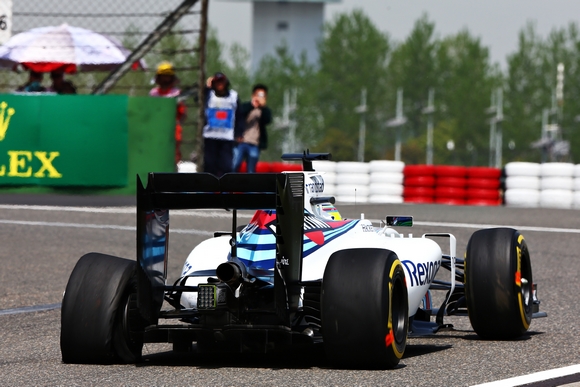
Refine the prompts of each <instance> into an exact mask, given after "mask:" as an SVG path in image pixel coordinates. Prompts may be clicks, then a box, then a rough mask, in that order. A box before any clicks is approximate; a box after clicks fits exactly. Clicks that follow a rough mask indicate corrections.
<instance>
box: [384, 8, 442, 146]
mask: <svg viewBox="0 0 580 387" xmlns="http://www.w3.org/2000/svg"><path fill="white" fill-rule="evenodd" d="M437 48H438V41H437V39H436V38H435V24H434V23H433V22H430V21H429V19H428V18H427V16H426V15H423V16H422V17H421V18H420V19H418V20H417V21H416V22H415V25H414V27H413V30H412V31H411V34H410V35H409V37H407V39H406V40H405V41H404V42H403V43H401V44H399V45H398V46H397V47H396V48H395V49H394V50H393V53H392V55H391V60H390V62H389V67H388V75H389V84H388V87H389V93H390V94H391V95H393V96H394V95H395V94H396V91H397V89H398V88H402V89H403V93H404V94H403V95H404V104H403V106H404V108H405V116H406V117H407V120H408V121H407V124H406V125H405V127H404V131H405V132H406V133H407V138H412V137H415V136H417V135H420V133H423V132H424V131H425V125H426V123H425V121H424V120H423V116H422V111H423V109H424V108H425V107H426V105H427V97H428V94H429V89H430V88H432V87H436V86H437V85H438V79H439V77H440V74H438V73H437V70H440V71H445V69H444V68H441V67H440V68H439V69H438V68H437V63H436V60H437ZM394 106H395V105H394V104H393V105H392V108H391V110H390V114H391V117H394V114H395V109H394Z"/></svg>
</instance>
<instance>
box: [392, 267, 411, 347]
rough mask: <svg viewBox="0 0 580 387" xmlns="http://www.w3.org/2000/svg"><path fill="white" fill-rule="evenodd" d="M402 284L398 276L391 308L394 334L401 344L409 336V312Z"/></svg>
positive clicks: (394, 285) (397, 341) (396, 340)
mask: <svg viewBox="0 0 580 387" xmlns="http://www.w3.org/2000/svg"><path fill="white" fill-rule="evenodd" d="M402 286H404V284H403V282H402V281H401V280H400V279H399V278H397V279H396V281H395V282H394V284H393V296H392V300H391V308H392V309H391V310H392V319H393V320H392V323H393V336H394V337H395V342H396V343H397V344H398V345H401V344H402V343H404V342H405V339H406V337H407V332H406V329H405V324H406V319H407V316H406V315H407V313H406V309H407V306H406V305H405V302H404V300H403V298H404V297H402V296H401V295H402V290H403V289H402Z"/></svg>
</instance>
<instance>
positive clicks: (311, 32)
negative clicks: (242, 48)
mask: <svg viewBox="0 0 580 387" xmlns="http://www.w3.org/2000/svg"><path fill="white" fill-rule="evenodd" d="M229 1H252V3H253V4H252V5H253V8H254V9H253V21H252V50H251V58H252V70H253V71H255V70H256V69H257V68H258V66H259V64H260V61H261V60H262V58H263V57H264V56H265V55H267V54H274V53H275V50H276V47H278V46H281V45H283V44H286V45H287V46H288V49H289V51H290V52H291V53H292V54H293V55H294V56H296V57H299V56H300V55H301V54H302V52H305V53H306V57H307V59H308V61H309V62H310V63H315V62H317V60H318V49H317V44H318V42H319V41H320V40H321V39H322V34H323V30H322V28H323V25H324V6H325V4H327V3H340V1H341V0H284V1H280V0H229Z"/></svg>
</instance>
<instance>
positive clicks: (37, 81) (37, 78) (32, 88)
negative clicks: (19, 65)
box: [16, 70, 46, 93]
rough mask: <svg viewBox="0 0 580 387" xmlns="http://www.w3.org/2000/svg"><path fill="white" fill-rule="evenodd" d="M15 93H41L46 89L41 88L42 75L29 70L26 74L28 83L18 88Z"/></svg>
mask: <svg viewBox="0 0 580 387" xmlns="http://www.w3.org/2000/svg"><path fill="white" fill-rule="evenodd" d="M16 91H18V92H25V93H43V92H45V91H46V87H44V86H42V73H39V72H36V71H32V70H30V71H29V72H28V81H27V82H26V83H25V84H24V85H22V86H19V87H18V88H17V89H16Z"/></svg>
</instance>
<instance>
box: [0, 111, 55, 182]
mask: <svg viewBox="0 0 580 387" xmlns="http://www.w3.org/2000/svg"><path fill="white" fill-rule="evenodd" d="M15 114H16V110H15V109H14V108H11V107H8V104H7V103H6V101H2V102H1V103H0V142H1V141H4V139H5V138H6V132H8V128H9V126H10V120H11V119H12V117H13V116H14V115H15ZM6 155H7V156H8V157H7V158H3V159H2V158H0V160H2V161H0V176H8V177H21V178H29V177H35V178H49V179H60V178H61V177H62V174H61V173H60V172H59V171H58V170H57V169H56V168H55V166H54V164H53V162H54V160H55V159H56V158H57V157H59V156H60V152H44V151H30V150H9V151H7V152H6ZM0 157H2V156H0ZM38 162H40V167H39V168H38V169H36V170H33V168H32V165H35V166H36V165H38Z"/></svg>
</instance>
